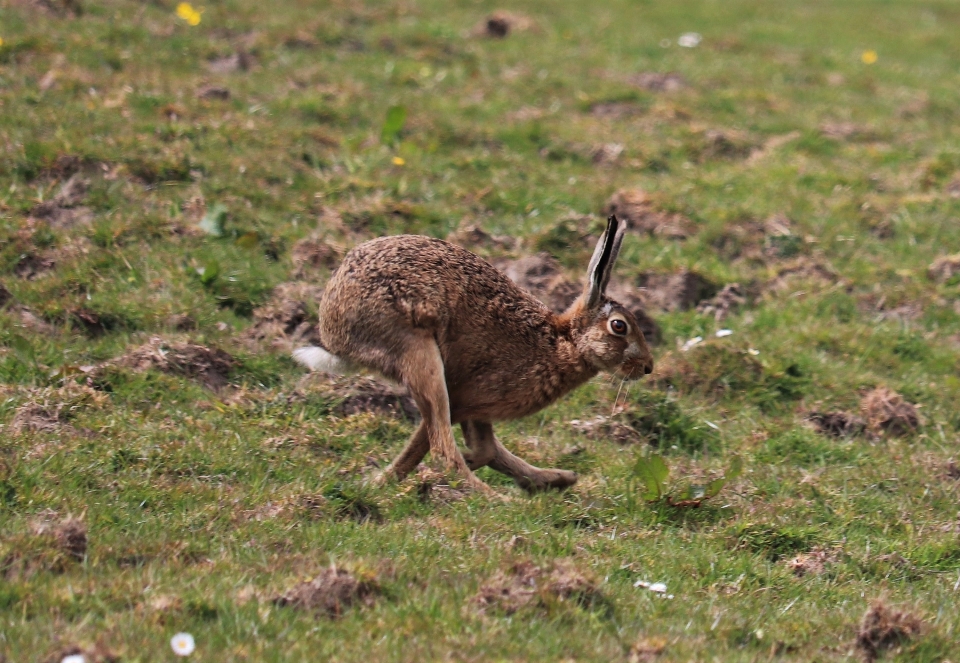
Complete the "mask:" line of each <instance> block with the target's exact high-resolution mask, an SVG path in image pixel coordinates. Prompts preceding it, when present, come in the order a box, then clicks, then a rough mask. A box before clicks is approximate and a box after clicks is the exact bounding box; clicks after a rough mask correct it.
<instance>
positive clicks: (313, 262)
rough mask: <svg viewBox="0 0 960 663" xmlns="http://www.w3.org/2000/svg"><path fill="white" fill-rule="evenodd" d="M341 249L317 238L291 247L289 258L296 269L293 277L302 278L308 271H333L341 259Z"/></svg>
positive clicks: (307, 239)
mask: <svg viewBox="0 0 960 663" xmlns="http://www.w3.org/2000/svg"><path fill="white" fill-rule="evenodd" d="M343 254H344V251H343V249H342V248H341V247H339V246H335V245H333V244H330V243H329V242H327V241H326V240H323V239H321V238H319V237H307V238H305V239H301V240H300V241H299V242H297V243H296V244H294V245H293V249H292V250H291V251H290V257H291V258H292V259H293V264H294V266H295V267H296V271H295V272H294V275H295V277H296V278H302V277H303V275H304V274H306V273H307V272H309V271H315V270H318V269H327V270H330V271H333V270H334V269H336V268H337V265H339V264H340V261H341V260H342V259H343Z"/></svg>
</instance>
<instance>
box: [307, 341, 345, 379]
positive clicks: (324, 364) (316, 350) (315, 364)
mask: <svg viewBox="0 0 960 663" xmlns="http://www.w3.org/2000/svg"><path fill="white" fill-rule="evenodd" d="M293 359H294V361H296V362H298V363H300V364H303V365H304V366H306V367H307V368H309V369H310V370H311V371H323V372H324V373H332V374H333V375H346V374H347V373H353V372H354V371H355V368H354V366H353V364H351V363H350V362H349V361H347V360H346V359H343V358H341V357H338V356H337V355H335V354H330V353H329V352H327V351H326V350H324V349H323V348H321V347H318V346H316V345H308V346H306V347H303V348H297V349H296V350H294V351H293Z"/></svg>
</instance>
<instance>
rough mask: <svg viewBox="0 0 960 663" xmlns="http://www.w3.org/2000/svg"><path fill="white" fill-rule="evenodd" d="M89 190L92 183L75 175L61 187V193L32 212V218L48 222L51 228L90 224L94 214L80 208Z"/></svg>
mask: <svg viewBox="0 0 960 663" xmlns="http://www.w3.org/2000/svg"><path fill="white" fill-rule="evenodd" d="M89 188H90V183H89V182H87V181H86V180H84V179H82V178H81V177H80V175H79V174H75V175H73V176H72V177H71V178H70V179H68V180H67V181H66V182H65V183H64V184H63V186H61V187H60V191H58V192H57V193H56V195H54V196H53V198H51V199H50V200H46V201H44V202H42V203H40V204H39V205H36V206H35V207H34V208H33V209H32V210H30V216H32V217H33V218H35V219H42V220H43V221H46V222H47V223H48V224H50V227H51V228H68V227H70V226H75V225H78V224H80V223H89V222H90V221H91V220H92V219H93V212H92V211H91V210H90V209H89V208H87V207H81V206H80V203H82V202H83V201H84V200H85V199H86V197H87V191H88V190H89Z"/></svg>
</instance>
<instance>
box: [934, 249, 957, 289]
mask: <svg viewBox="0 0 960 663" xmlns="http://www.w3.org/2000/svg"><path fill="white" fill-rule="evenodd" d="M957 274H960V253H955V254H953V255H951V256H940V257H939V258H937V259H936V260H934V261H933V262H932V263H931V264H930V266H929V267H928V268H927V276H929V277H930V279H931V280H932V281H936V282H937V283H945V282H947V281H949V280H950V279H952V278H953V277H954V276H956V275H957Z"/></svg>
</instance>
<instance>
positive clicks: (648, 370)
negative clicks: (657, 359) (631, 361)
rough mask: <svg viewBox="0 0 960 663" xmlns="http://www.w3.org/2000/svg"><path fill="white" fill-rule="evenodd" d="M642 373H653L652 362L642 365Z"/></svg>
mask: <svg viewBox="0 0 960 663" xmlns="http://www.w3.org/2000/svg"><path fill="white" fill-rule="evenodd" d="M643 373H644V375H650V374H651V373H653V364H652V363H651V364H647V365H646V366H644V367H643Z"/></svg>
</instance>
